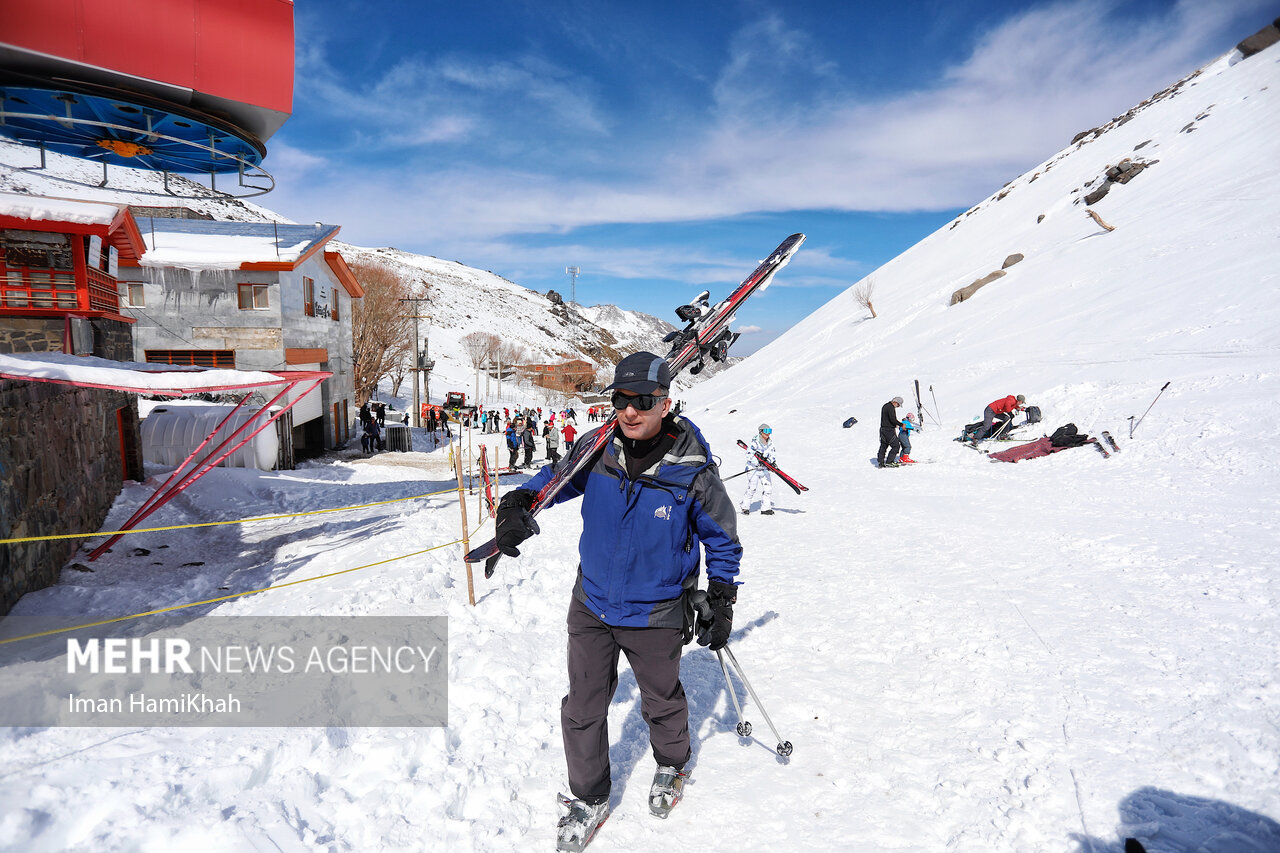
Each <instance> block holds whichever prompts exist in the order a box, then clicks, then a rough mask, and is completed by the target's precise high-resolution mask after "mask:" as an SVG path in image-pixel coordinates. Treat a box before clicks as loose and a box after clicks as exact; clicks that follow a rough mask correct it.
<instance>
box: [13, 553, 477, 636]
mask: <svg viewBox="0 0 1280 853" xmlns="http://www.w3.org/2000/svg"><path fill="white" fill-rule="evenodd" d="M462 541H463V540H461V539H455V540H453V541H452V542H446V543H444V544H443V545H433V546H432V547H430V548H423V549H422V550H421V551H414V552H413V553H411V554H401V555H400V556H399V557H389V558H387V559H385V560H379V561H378V562H376V563H368V564H366V565H363V566H356V567H355V568H351V569H342V570H341V571H337V572H329V573H327V574H323V575H316V576H315V577H313V578H302V579H301V580H296V581H288V582H287V583H282V584H275V585H273V586H264V587H261V588H260V589H249V590H245V591H244V592H233V593H231V594H230V595H222V596H219V597H217V598H208V599H205V600H204V601H192V602H188V603H187V604H175V605H173V606H172V607H161V608H158V609H156V610H148V611H146V612H144V613H133V614H130V615H128V616H117V617H115V618H114V619H101V620H99V621H97V622H86V623H84V624H83V625H71V626H69V627H66V628H54V629H52V630H50V631H38V632H37V633H34V634H23V635H22V636H21V637H8V638H6V639H3V640H0V646H2V645H4V644H6V643H16V642H18V641H19V640H33V639H35V638H36V637H48V636H50V635H52V634H62V633H65V632H67V631H79V630H81V629H84V628H96V627H98V626H99V625H110V624H112V623H113V622H127V621H128V620H130V619H140V618H142V617H143V616H155V615H157V614H159V613H170V612H172V611H174V610H185V609H186V608H188V607H200V606H201V605H204V604H217V603H218V602H219V601H230V600H231V599H233V598H243V597H244V596H246V595H257V594H258V593H260V592H270V591H271V590H276V589H284V588H285V587H288V586H297V585H298V584H303V583H311V582H313V581H319V580H325V579H327V578H335V577H337V576H338V575H345V574H350V573H351V572H358V571H361V570H362V569H371V568H373V567H374V566H381V565H385V564H386V563H394V562H395V561H396V560H407V559H408V558H409V557H417V556H419V555H421V554H426V553H428V552H429V551H438V550H440V549H441V548H448V547H449V546H450V545H458V544H460V543H461V542H462Z"/></svg>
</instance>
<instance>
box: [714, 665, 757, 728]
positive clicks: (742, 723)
mask: <svg viewBox="0 0 1280 853" xmlns="http://www.w3.org/2000/svg"><path fill="white" fill-rule="evenodd" d="M725 648H728V646H725ZM716 658H717V659H718V660H719V661H720V671H721V672H723V673H724V687H725V690H726V691H727V692H728V693H729V698H730V699H732V700H733V710H735V711H737V712H738V726H737V732H738V737H750V736H751V724H750V723H748V722H747V720H746V718H745V717H743V716H742V706H741V705H739V704H738V693H737V691H735V690H734V689H733V681H732V680H731V679H730V678H729V667H728V666H727V665H726V664H725V662H724V654H723V652H722V651H721V650H717V651H716Z"/></svg>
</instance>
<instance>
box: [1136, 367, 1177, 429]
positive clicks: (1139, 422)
mask: <svg viewBox="0 0 1280 853" xmlns="http://www.w3.org/2000/svg"><path fill="white" fill-rule="evenodd" d="M1171 382H1172V380H1170V382H1166V383H1164V385H1162V386H1161V387H1160V394H1163V393H1164V389H1165V388H1168V387H1169V385H1170V384H1171ZM1160 394H1157V395H1156V399H1155V400H1152V401H1151V406H1154V405H1155V404H1156V400H1159V399H1160ZM1151 406H1147V412H1149V411H1151ZM1147 412H1143V413H1142V418H1145V417H1146V416H1147ZM1142 418H1138V422H1137V423H1136V424H1135V423H1134V422H1133V415H1130V416H1129V440H1130V441H1132V440H1133V431H1134V430H1136V429H1137V428H1138V427H1139V426H1141V425H1142Z"/></svg>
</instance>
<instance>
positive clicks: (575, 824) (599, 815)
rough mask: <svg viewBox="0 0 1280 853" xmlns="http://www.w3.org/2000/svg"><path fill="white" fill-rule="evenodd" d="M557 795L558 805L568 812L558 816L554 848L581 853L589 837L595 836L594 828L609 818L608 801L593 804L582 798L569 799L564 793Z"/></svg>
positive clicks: (596, 828) (589, 841) (589, 839)
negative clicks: (560, 816)
mask: <svg viewBox="0 0 1280 853" xmlns="http://www.w3.org/2000/svg"><path fill="white" fill-rule="evenodd" d="M558 796H559V799H560V805H562V806H564V807H565V808H567V809H568V810H569V813H568V814H566V815H565V816H564V817H562V818H560V823H559V824H558V825H557V826H556V849H557V850H571V851H574V853H581V851H583V850H585V849H586V847H587V845H588V844H590V843H591V839H593V838H595V837H596V830H598V829H599V828H600V827H601V826H603V825H604V822H605V821H606V820H608V819H609V802H608V800H606V801H605V802H603V803H597V804H596V805H594V806H593V805H589V804H587V803H584V802H583V801H582V800H573V799H570V798H569V797H566V796H565V795H564V794H559V795H558Z"/></svg>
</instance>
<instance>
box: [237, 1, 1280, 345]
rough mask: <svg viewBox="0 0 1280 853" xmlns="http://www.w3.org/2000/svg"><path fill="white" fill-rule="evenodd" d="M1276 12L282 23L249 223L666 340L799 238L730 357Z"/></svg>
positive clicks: (436, 17)
mask: <svg viewBox="0 0 1280 853" xmlns="http://www.w3.org/2000/svg"><path fill="white" fill-rule="evenodd" d="M1272 5H1273V4H1272V3H1271V2H1269V0H1187V2H1157V1H1156V0H1133V2H1121V0H1079V2H1076V0H1071V1H1070V2H1043V3H1037V2H1000V1H999V0H900V2H896V3H888V2H855V0H846V2H806V0H790V2H788V3H786V4H781V3H776V2H775V3H769V2H757V0H738V1H736V0H722V1H721V2H708V1H707V0H686V2H682V3H675V2H670V3H668V2H638V3H630V4H624V3H608V2H584V0H538V2H525V0H508V2H490V0H468V2H463V3H458V2H456V0H451V2H437V0H415V1H414V2H399V0H380V2H377V3H369V2H367V0H298V3H297V6H296V11H295V16H296V20H295V26H296V64H297V75H296V82H295V89H294V112H293V116H292V117H291V118H290V119H289V121H288V122H287V123H286V125H285V126H284V128H283V129H282V130H281V131H279V132H278V133H277V134H276V135H275V136H274V137H273V138H272V139H271V140H270V141H269V143H268V156H267V159H266V162H265V166H266V168H267V169H268V170H269V171H271V172H272V173H273V175H275V177H276V180H277V188H276V190H275V192H273V193H272V194H271V195H270V196H266V197H264V198H263V199H261V201H262V202H263V203H265V204H266V205H267V206H269V207H271V208H272V209H273V210H276V211H278V212H280V213H282V214H284V215H285V216H288V217H290V218H292V219H294V220H295V221H299V222H311V221H316V220H320V221H324V222H328V223H334V224H338V225H341V226H342V234H341V238H342V239H343V240H346V241H348V242H352V243H355V244H357V245H362V246H395V247H397V248H400V249H405V250H408V251H413V252H418V253H421V254H427V255H434V256H436V257H441V258H447V259H450V260H456V261H460V262H462V263H464V264H467V265H469V266H473V267H478V268H481V269H488V270H492V271H494V272H496V273H498V274H500V275H503V276H505V277H507V278H509V279H511V280H512V281H515V282H517V283H518V284H522V285H524V286H526V287H531V288H534V289H536V290H540V291H545V290H547V289H549V288H555V289H556V290H559V291H561V292H562V293H565V294H566V295H567V294H568V291H569V277H568V276H567V275H566V274H565V267H566V266H568V265H570V264H576V265H578V266H580V267H581V268H582V275H581V276H580V277H579V279H578V300H579V301H580V302H582V303H584V304H588V305H590V304H595V303H600V302H612V303H615V304H618V305H620V306H622V307H624V308H634V309H638V310H642V311H647V312H649V313H652V314H656V315H658V316H661V317H663V318H664V319H667V320H672V321H674V315H673V314H672V312H671V309H672V308H673V307H674V306H675V305H677V304H679V303H680V302H683V301H685V300H687V299H688V298H689V297H691V296H692V295H693V294H694V293H696V292H697V291H698V290H700V289H703V288H707V289H710V290H711V292H712V298H713V299H716V298H719V297H721V296H723V295H724V294H726V293H727V292H728V291H729V290H730V289H732V287H733V286H735V285H736V284H737V282H738V281H739V280H741V278H742V277H743V276H745V275H746V274H747V273H748V272H749V271H750V270H751V269H752V268H753V267H754V266H755V263H756V262H757V261H758V260H759V259H760V258H762V257H763V256H764V255H765V254H766V253H768V251H769V250H770V249H772V248H773V247H774V246H775V245H776V244H777V243H778V242H780V241H781V240H782V239H783V238H784V237H786V236H787V235H788V234H791V233H792V232H795V231H804V232H805V233H806V234H808V236H809V239H808V242H807V243H806V244H805V247H804V248H803V249H802V250H801V252H800V253H799V254H798V255H797V256H796V259H795V260H794V261H793V262H792V264H791V266H790V267H789V268H788V269H787V270H786V271H784V273H783V274H782V275H781V276H780V277H779V279H778V281H777V284H776V285H775V286H774V287H772V288H770V289H769V291H767V292H766V293H765V294H763V295H762V296H760V297H758V298H756V299H753V300H752V301H751V302H750V303H748V305H747V306H745V307H744V308H743V310H742V311H741V312H740V313H739V317H738V324H737V325H738V327H741V328H743V329H745V330H746V331H747V334H746V335H744V337H743V338H742V340H741V341H740V342H739V344H738V345H737V346H736V347H735V353H737V354H746V353H748V352H750V351H752V350H754V349H756V348H758V347H759V346H761V345H763V344H764V343H766V342H767V341H768V340H771V339H772V338H774V337H776V336H777V335H778V334H780V333H781V332H783V331H785V330H786V329H787V328H788V327H790V326H791V325H792V324H794V323H795V322H797V321H798V320H800V319H801V318H803V317H805V316H807V315H808V314H810V313H812V312H813V311H814V310H816V309H817V308H819V307H820V306H821V305H822V304H824V303H825V302H827V301H828V300H830V299H831V298H832V297H834V296H835V295H837V294H838V293H839V292H840V291H841V290H843V289H845V288H847V287H849V286H850V285H851V284H853V283H855V282H856V281H858V280H859V279H861V278H862V277H863V276H865V275H867V274H868V273H870V272H872V271H873V270H874V269H875V268H876V267H877V266H879V265H880V264H882V263H884V262H885V261H887V260H889V259H890V258H892V257H894V256H896V255H897V254H899V253H900V252H902V251H903V250H904V249H906V248H908V247H909V246H911V245H912V244H914V243H916V242H917V241H919V240H920V239H922V238H923V237H925V236H926V235H928V234H929V233H931V232H932V231H934V230H936V229H937V228H939V227H941V226H943V225H945V224H946V223H947V222H949V221H950V220H951V219H952V218H954V216H955V215H956V214H958V213H960V212H962V211H963V210H965V209H967V208H968V207H970V206H972V205H973V204H975V203H977V202H979V201H981V200H982V199H983V198H985V197H986V196H988V195H989V194H991V193H992V192H994V191H995V190H997V189H999V188H1000V186H1002V185H1003V184H1004V183H1006V182H1008V181H1010V180H1012V179H1013V178H1015V177H1017V176H1018V175H1019V174H1021V173H1022V172H1024V171H1026V170H1027V169H1028V168H1030V167H1032V166H1035V165H1036V164H1038V163H1040V162H1042V161H1043V160H1045V159H1047V158H1049V157H1050V156H1052V155H1053V154H1054V153H1056V152H1057V151H1058V150H1060V149H1061V148H1063V147H1065V146H1066V145H1067V143H1068V142H1070V140H1071V138H1072V136H1074V135H1075V134H1076V133H1077V132H1079V131H1081V130H1085V129H1088V128H1090V127H1094V126H1096V125H1098V124H1101V123H1103V122H1105V121H1107V120H1108V119H1110V118H1112V117H1113V116H1115V115H1118V114H1120V113H1122V112H1124V111H1125V110H1127V109H1128V108H1129V107H1131V106H1133V105H1134V104H1136V103H1137V102H1139V101H1141V100H1142V99H1144V98H1146V97H1147V96H1149V95H1151V94H1153V93H1154V92H1156V91H1158V90H1160V89H1162V88H1164V87H1165V86H1167V85H1169V84H1170V83H1173V82H1174V81H1176V80H1177V79H1179V78H1180V77H1182V76H1184V75H1185V74H1187V73H1189V72H1190V71H1192V70H1193V69H1194V68H1196V67H1198V66H1199V65H1201V64H1203V63H1205V62H1207V61H1208V60H1210V59H1212V58H1213V57H1215V56H1217V55H1219V54H1221V53H1224V52H1226V51H1227V50H1228V49H1230V48H1231V46H1233V45H1234V44H1235V43H1236V42H1237V41H1239V40H1240V39H1241V38H1243V37H1244V36H1246V35H1249V34H1250V33H1252V32H1254V31H1255V30H1257V29H1258V28H1259V27H1261V26H1264V25H1265V24H1266V23H1268V22H1269V21H1270V20H1271V18H1272V17H1273V16H1274V15H1273V14H1272V13H1273V12H1274V9H1272V8H1271V6H1272Z"/></svg>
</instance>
